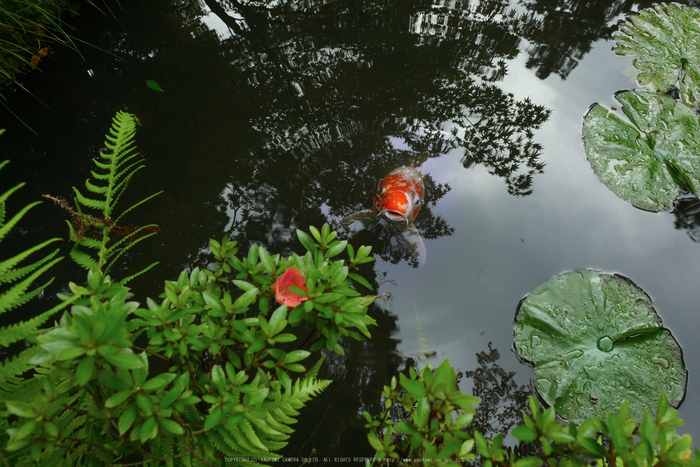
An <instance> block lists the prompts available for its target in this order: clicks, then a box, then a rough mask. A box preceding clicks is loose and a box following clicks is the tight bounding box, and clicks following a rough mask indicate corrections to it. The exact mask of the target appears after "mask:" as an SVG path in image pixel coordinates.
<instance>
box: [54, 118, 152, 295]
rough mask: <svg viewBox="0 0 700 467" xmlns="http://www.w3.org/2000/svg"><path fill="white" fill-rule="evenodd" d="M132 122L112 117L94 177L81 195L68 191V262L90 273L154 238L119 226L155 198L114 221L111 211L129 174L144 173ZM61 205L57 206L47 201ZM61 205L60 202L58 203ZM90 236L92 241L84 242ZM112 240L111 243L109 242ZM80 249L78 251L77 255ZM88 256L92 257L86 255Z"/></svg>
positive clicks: (148, 231) (146, 229)
mask: <svg viewBox="0 0 700 467" xmlns="http://www.w3.org/2000/svg"><path fill="white" fill-rule="evenodd" d="M139 124H140V123H139V121H138V118H137V117H136V116H135V115H133V114H130V113H127V112H122V111H118V112H117V114H116V115H115V116H114V118H113V119H112V125H111V126H110V128H109V133H108V134H107V135H105V138H106V139H105V143H104V144H105V147H106V148H107V151H106V152H103V153H100V157H99V158H97V159H93V162H94V163H95V165H96V166H97V171H91V174H92V178H91V179H90V178H88V179H87V180H86V181H85V188H86V189H87V191H88V192H89V193H88V194H87V195H83V193H82V192H81V191H80V190H78V189H77V188H76V187H73V191H74V192H75V202H76V207H77V211H74V210H72V208H70V207H66V206H65V205H64V206H62V207H64V209H67V210H69V211H71V215H72V221H71V222H69V228H70V233H71V237H72V239H73V240H74V241H75V246H74V247H73V249H72V251H71V252H70V256H71V258H72V259H73V260H74V261H75V262H76V263H77V264H78V265H80V266H82V267H84V268H85V269H88V270H93V271H96V272H100V273H102V272H106V271H108V270H109V269H110V268H111V267H112V265H114V262H115V261H116V260H117V259H118V258H119V257H120V256H121V255H123V254H124V253H125V252H126V251H128V250H129V249H130V248H132V247H133V246H134V245H135V244H136V243H138V242H140V241H141V240H143V239H145V238H147V237H150V236H151V235H153V234H155V232H156V231H157V230H158V229H159V228H158V226H156V225H147V226H144V227H140V228H128V227H124V226H121V225H120V222H121V219H122V218H123V216H124V215H125V214H127V213H128V212H130V211H131V210H133V209H135V208H136V207H138V206H140V205H141V204H143V203H145V202H146V201H148V200H150V199H151V198H153V197H155V196H157V195H158V194H160V192H158V193H155V194H153V195H151V196H148V197H146V198H144V199H143V200H141V201H139V202H137V203H136V204H133V205H131V206H129V207H128V208H127V209H125V210H124V211H123V212H122V213H121V214H119V215H117V213H116V207H117V204H118V202H119V199H120V198H121V196H122V195H123V194H124V191H125V190H126V188H127V186H128V185H129V181H130V180H131V177H133V176H134V174H135V173H136V172H137V171H139V170H140V169H142V168H143V167H144V165H143V159H142V158H140V157H139V154H138V153H137V152H136V146H135V144H134V135H135V134H136V125H139ZM51 199H53V200H54V201H56V202H57V203H59V204H61V202H62V201H63V200H60V199H56V198H51ZM63 202H64V201H63ZM84 210H90V211H97V214H95V215H87V214H84V213H83V211H84ZM90 235H92V236H90ZM115 237H116V238H117V240H116V241H115ZM81 248H82V249H81ZM90 250H94V252H93V253H88V251H90ZM153 266H155V263H154V264H152V265H150V266H149V267H147V268H146V269H144V270H142V271H140V272H138V273H137V274H134V275H132V276H130V277H128V278H127V279H124V280H123V281H122V283H125V282H127V281H128V280H130V279H133V278H134V277H136V276H138V275H139V274H142V273H143V272H145V271H146V270H148V269H150V268H151V267H153Z"/></svg>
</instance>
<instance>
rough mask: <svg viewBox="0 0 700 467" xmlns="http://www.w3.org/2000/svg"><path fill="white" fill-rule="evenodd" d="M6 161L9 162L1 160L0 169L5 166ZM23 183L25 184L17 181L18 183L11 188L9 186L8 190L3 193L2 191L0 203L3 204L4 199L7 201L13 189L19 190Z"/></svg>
mask: <svg viewBox="0 0 700 467" xmlns="http://www.w3.org/2000/svg"><path fill="white" fill-rule="evenodd" d="M8 162H10V161H3V162H2V165H0V169H2V168H3V167H5V166H6V165H7V164H8ZM24 185H26V183H24V182H22V183H19V184H17V185H15V186H13V187H12V188H10V189H9V190H7V191H6V192H5V193H3V194H2V195H0V204H5V201H7V199H8V198H9V197H10V196H12V193H14V192H15V191H17V190H19V189H20V188H22V187H23V186H24Z"/></svg>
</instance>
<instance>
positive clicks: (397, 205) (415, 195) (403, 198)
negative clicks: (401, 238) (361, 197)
mask: <svg viewBox="0 0 700 467" xmlns="http://www.w3.org/2000/svg"><path fill="white" fill-rule="evenodd" d="M423 191H424V187H423V177H422V176H421V175H420V173H418V171H417V170H416V169H414V168H413V167H399V168H398V169H396V170H394V171H392V172H391V173H390V174H389V175H387V176H386V177H385V178H384V179H383V180H382V181H381V182H379V188H378V189H377V194H376V195H375V198H374V208H375V209H376V210H377V211H378V212H379V213H380V214H382V215H384V216H386V217H387V218H388V219H389V220H392V221H403V222H406V224H409V223H411V222H413V220H414V219H415V218H416V216H417V215H418V211H419V210H420V207H421V205H422V204H423Z"/></svg>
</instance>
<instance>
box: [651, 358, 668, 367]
mask: <svg viewBox="0 0 700 467" xmlns="http://www.w3.org/2000/svg"><path fill="white" fill-rule="evenodd" d="M651 361H652V362H654V363H656V364H657V365H661V367H662V368H668V360H666V359H665V358H661V357H651Z"/></svg>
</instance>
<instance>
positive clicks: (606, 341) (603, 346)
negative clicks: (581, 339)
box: [598, 336, 613, 352]
mask: <svg viewBox="0 0 700 467" xmlns="http://www.w3.org/2000/svg"><path fill="white" fill-rule="evenodd" d="M612 349H613V340H612V339H610V338H609V337H608V336H603V337H601V338H600V339H598V350H600V351H601V352H610V351H611V350H612Z"/></svg>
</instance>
